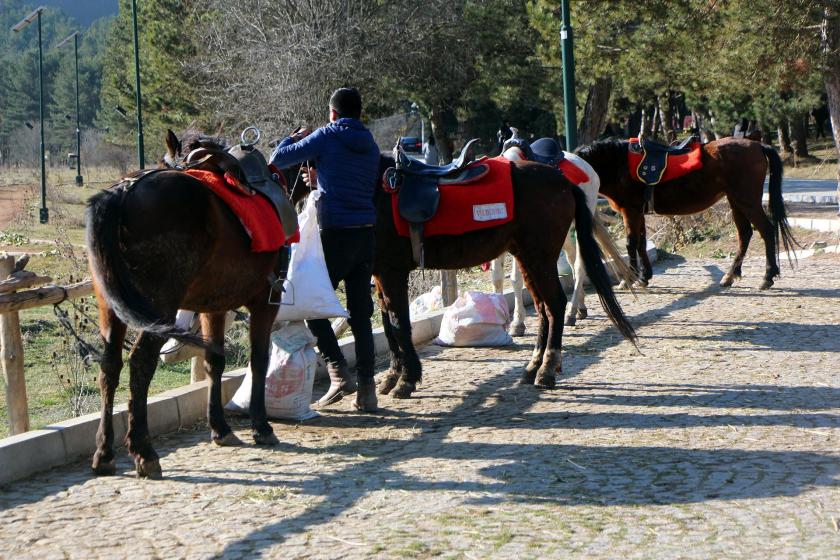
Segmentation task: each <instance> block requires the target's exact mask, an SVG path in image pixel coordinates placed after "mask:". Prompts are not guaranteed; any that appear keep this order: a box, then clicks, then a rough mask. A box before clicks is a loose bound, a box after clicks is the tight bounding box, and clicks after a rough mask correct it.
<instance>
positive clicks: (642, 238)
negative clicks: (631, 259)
mask: <svg viewBox="0 0 840 560" xmlns="http://www.w3.org/2000/svg"><path fill="white" fill-rule="evenodd" d="M639 257H640V258H641V259H642V275H641V279H640V280H639V283H640V284H641V285H642V286H647V285H648V282H649V281H650V279H651V278H653V267H652V266H651V264H650V257H649V256H648V252H647V226H646V225H645V216H644V214H642V217H641V225H640V226H639Z"/></svg>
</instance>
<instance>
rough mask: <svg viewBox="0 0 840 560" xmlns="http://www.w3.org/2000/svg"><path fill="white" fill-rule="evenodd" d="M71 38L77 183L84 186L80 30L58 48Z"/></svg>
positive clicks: (69, 37)
mask: <svg viewBox="0 0 840 560" xmlns="http://www.w3.org/2000/svg"><path fill="white" fill-rule="evenodd" d="M70 39H73V51H74V53H75V57H76V184H77V185H78V186H82V184H83V183H84V180H83V179H82V129H81V124H80V119H79V32H78V31H74V32H73V34H72V35H68V36H67V38H66V39H64V40H63V41H62V42H60V43H59V44H58V46H57V47H56V48H60V47H62V46H64V45H65V44H66V43H67V42H68V41H69V40H70Z"/></svg>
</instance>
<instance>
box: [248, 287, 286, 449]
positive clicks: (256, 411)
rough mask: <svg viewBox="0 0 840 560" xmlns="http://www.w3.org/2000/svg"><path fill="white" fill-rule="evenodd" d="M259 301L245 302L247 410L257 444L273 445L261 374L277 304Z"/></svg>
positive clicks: (265, 360)
mask: <svg viewBox="0 0 840 560" xmlns="http://www.w3.org/2000/svg"><path fill="white" fill-rule="evenodd" d="M260 299H261V301H260V303H257V304H254V305H249V306H248V310H249V311H250V312H251V322H250V325H249V333H248V334H249V337H250V341H251V404H250V406H249V408H248V414H249V415H250V416H251V433H252V435H253V437H254V442H255V443H256V444H257V445H277V444H278V443H279V441H278V440H277V436H275V435H274V430H273V429H272V428H271V424H269V423H268V414H267V413H266V410H265V376H266V373H267V372H268V358H269V345H270V344H271V325H272V324H273V323H274V318H275V317H276V316H277V306H276V305H270V304H269V303H268V298H266V299H265V300H262V298H260Z"/></svg>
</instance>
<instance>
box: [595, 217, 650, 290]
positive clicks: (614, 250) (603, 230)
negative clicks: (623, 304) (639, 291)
mask: <svg viewBox="0 0 840 560" xmlns="http://www.w3.org/2000/svg"><path fill="white" fill-rule="evenodd" d="M592 225H593V227H594V229H595V239H596V240H597V241H598V246H600V247H601V250H602V251H603V252H604V253H606V254H607V256H608V257H609V259H610V261H609V264H610V268H611V269H612V271H613V274H614V275H615V277H616V278H617V279H618V280H619V282H620V281H622V280H624V284H625V285H627V286H628V287H629V288H630V290H631V291H632V289H633V288H632V286H633V284H634V283H635V282H636V280H638V279H639V276H638V274H636V272H634V271H633V269H632V268H631V267H630V265H629V264H627V262H626V261H625V260H624V257H623V256H622V254H621V250H620V249H619V248H618V246H617V245H616V244H615V241H613V238H612V236H611V235H610V232H609V230H608V229H607V226H605V225H604V221H603V220H601V218H600V217H599V216H598V212H595V214H593V215H592Z"/></svg>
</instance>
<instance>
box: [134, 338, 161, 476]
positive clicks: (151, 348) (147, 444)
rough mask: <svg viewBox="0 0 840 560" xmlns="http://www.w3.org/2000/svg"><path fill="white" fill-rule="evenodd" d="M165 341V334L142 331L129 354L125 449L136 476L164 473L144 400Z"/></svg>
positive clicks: (146, 398)
mask: <svg viewBox="0 0 840 560" xmlns="http://www.w3.org/2000/svg"><path fill="white" fill-rule="evenodd" d="M164 342H166V339H165V338H164V337H162V336H159V335H156V334H152V333H150V332H148V331H143V332H142V333H141V334H140V338H138V339H137V343H136V344H135V345H134V348H132V349H131V354H129V356H128V365H129V369H130V372H131V374H130V375H131V377H130V381H129V386H130V389H131V396H130V397H129V400H128V434H127V435H126V438H125V439H126V446H127V447H128V452H129V453H130V454H131V456H132V457H134V466H135V468H136V469H137V476H140V477H147V478H153V479H157V478H161V477H162V476H163V473H162V472H161V468H160V458H159V457H158V454H157V452H156V451H155V450H154V448H153V447H152V438H151V435H150V434H149V420H148V407H147V402H148V398H149V384H150V383H151V382H152V377H154V375H155V369H156V368H157V360H158V356H159V355H160V349H161V347H162V346H163V343H164Z"/></svg>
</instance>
